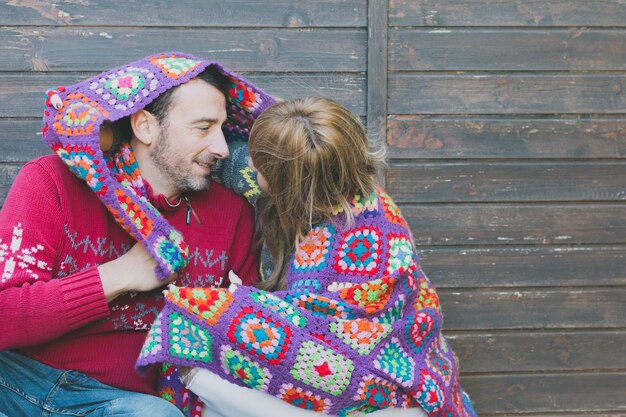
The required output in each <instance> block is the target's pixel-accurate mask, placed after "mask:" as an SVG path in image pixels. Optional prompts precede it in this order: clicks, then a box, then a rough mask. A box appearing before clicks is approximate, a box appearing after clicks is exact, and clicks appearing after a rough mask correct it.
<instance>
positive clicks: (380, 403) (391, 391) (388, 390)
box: [354, 375, 396, 409]
mask: <svg viewBox="0 0 626 417" xmlns="http://www.w3.org/2000/svg"><path fill="white" fill-rule="evenodd" d="M354 399H355V400H357V401H361V402H362V403H363V404H365V405H370V406H372V407H375V408H377V409H380V408H389V407H393V406H395V405H396V389H395V387H394V385H393V384H392V383H390V382H388V381H385V380H384V379H382V378H379V377H377V376H374V375H368V376H366V377H364V378H363V380H362V381H361V383H360V385H359V390H358V392H357V395H355V396H354Z"/></svg>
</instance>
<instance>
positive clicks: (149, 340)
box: [139, 315, 163, 358]
mask: <svg viewBox="0 0 626 417" xmlns="http://www.w3.org/2000/svg"><path fill="white" fill-rule="evenodd" d="M162 333H163V329H162V323H161V316H160V315H159V316H157V318H156V320H155V321H154V323H152V327H151V328H150V330H149V331H148V336H146V341H145V343H144V344H143V347H142V348H141V353H140V354H139V357H140V358H145V357H150V356H156V355H158V354H159V352H161V350H163V346H162V343H163V338H162V337H161V335H162Z"/></svg>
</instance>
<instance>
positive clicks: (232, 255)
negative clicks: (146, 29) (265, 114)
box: [0, 54, 272, 417]
mask: <svg viewBox="0 0 626 417" xmlns="http://www.w3.org/2000/svg"><path fill="white" fill-rule="evenodd" d="M271 101H272V100H271V98H270V97H269V96H267V95H266V94H265V93H263V92H261V91H260V90H258V89H256V88H255V87H254V86H252V85H250V84H249V83H247V82H246V81H244V80H242V79H241V78H239V77H237V76H236V75H234V74H232V73H230V72H228V71H227V70H225V69H223V68H222V67H221V66H220V65H219V64H216V63H208V62H204V61H200V60H198V59H196V58H194V57H191V56H189V55H184V54H161V55H154V56H151V57H147V58H145V59H143V60H140V61H137V62H135V63H132V64H129V65H127V66H124V67H122V68H120V69H116V70H112V71H109V72H106V73H103V74H101V75H99V76H97V77H94V78H92V79H91V80H88V81H85V82H82V83H79V84H77V85H75V86H71V87H68V88H58V89H57V90H51V91H49V92H48V100H47V101H46V105H47V107H46V111H45V118H44V121H45V125H44V130H43V137H44V140H45V141H46V142H47V143H48V144H49V145H50V146H51V147H52V149H53V150H54V151H55V152H56V153H57V154H58V156H57V155H48V156H44V157H41V158H38V159H36V160H34V161H31V162H29V163H28V164H26V165H25V166H24V168H23V169H22V170H21V172H20V174H19V175H18V177H17V178H16V179H15V182H14V184H13V186H12V188H11V190H10V192H9V194H8V196H7V198H6V201H5V203H4V206H3V207H2V211H1V214H0V272H1V273H2V276H1V278H0V334H1V337H0V416H3V415H10V416H12V417H13V416H34V415H41V414H42V413H46V415H51V416H56V415H68V414H69V415H90V416H92V415H93V416H96V415H98V416H99V415H107V416H115V415H124V416H147V415H148V416H153V417H157V416H180V415H181V414H180V411H179V410H178V409H177V408H176V407H174V406H173V405H172V404H170V403H169V402H167V401H165V400H163V399H161V398H159V397H157V396H155V394H156V391H155V379H156V375H157V369H151V370H150V371H149V372H147V373H146V374H138V373H136V371H135V370H134V364H135V361H136V359H137V356H138V353H139V351H140V349H141V346H142V344H143V342H144V339H145V336H146V332H147V329H148V328H149V326H150V324H151V323H152V321H153V320H154V319H155V318H156V315H157V313H158V311H159V309H160V308H161V307H162V305H163V300H162V295H161V290H162V287H163V286H164V285H166V284H167V283H169V282H174V283H176V284H177V285H181V286H195V287H206V286H220V285H227V284H228V283H227V282H223V277H224V276H225V275H226V273H227V272H228V271H229V270H234V271H235V272H237V274H238V275H239V276H241V277H242V278H243V279H244V283H246V281H247V283H248V284H250V283H253V282H254V281H255V280H256V279H257V255H256V248H255V244H254V239H253V231H254V227H253V221H254V219H253V212H252V209H251V207H250V206H249V205H248V204H247V203H246V202H245V200H243V199H241V198H240V197H237V196H236V195H235V194H234V193H233V192H232V191H230V190H227V189H226V188H224V187H222V186H221V185H219V184H217V183H214V182H212V181H211V180H210V179H209V174H210V173H211V170H212V169H213V168H214V167H215V164H216V162H217V161H219V160H222V159H224V158H226V157H228V154H229V151H228V147H227V145H226V138H225V136H224V133H226V135H227V136H229V138H228V139H229V140H230V139H242V138H243V139H245V138H246V136H247V133H248V128H249V127H250V126H251V123H252V122H253V120H254V118H255V117H256V116H257V115H258V114H259V113H260V112H261V111H262V110H263V109H264V108H265V107H266V106H267V105H269V104H271ZM111 126H113V127H115V129H113V130H114V131H116V132H120V131H122V132H123V131H124V130H127V131H128V134H127V135H126V136H123V137H122V138H115V140H112V139H113V138H112V136H111V134H110V133H111V130H110V127H111ZM120 126H122V127H124V126H125V127H126V129H121V130H120V129H119V127H120ZM128 138H129V140H126V139H128ZM120 139H121V140H120ZM59 156H60V157H61V158H59ZM63 162H65V163H66V164H67V166H66V164H64V163H63ZM68 166H69V168H70V169H69V170H68ZM190 308H191V307H190ZM179 407H180V404H179Z"/></svg>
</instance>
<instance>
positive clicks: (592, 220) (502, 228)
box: [402, 203, 626, 245]
mask: <svg viewBox="0 0 626 417" xmlns="http://www.w3.org/2000/svg"><path fill="white" fill-rule="evenodd" d="M625 209H626V204H625V203H621V204H608V203H604V204H485V203H482V204H458V203H456V204H420V205H410V206H404V207H402V212H403V213H404V216H405V217H406V219H407V221H408V223H409V225H410V226H411V229H412V230H413V234H414V236H415V243H416V244H417V245H484V244H489V245H500V244H508V245H520V244H592V243H594V244H607V245H608V244H612V243H626V217H625V216H624V210H625Z"/></svg>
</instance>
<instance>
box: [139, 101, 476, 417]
mask: <svg viewBox="0 0 626 417" xmlns="http://www.w3.org/2000/svg"><path fill="white" fill-rule="evenodd" d="M249 146H250V156H251V165H252V166H253V167H254V169H255V170H257V171H258V172H257V174H258V183H259V186H260V187H261V188H262V189H263V190H264V191H265V193H266V195H267V197H266V198H264V199H261V200H259V202H258V205H259V211H258V224H259V229H260V232H261V239H262V241H263V243H264V244H265V245H266V246H267V248H268V249H269V251H270V253H271V255H272V258H273V261H274V269H273V272H272V274H271V275H270V276H269V277H268V278H267V279H266V280H265V281H264V282H263V283H261V284H260V285H259V288H250V287H244V286H239V285H237V284H236V283H235V284H232V285H231V287H230V289H228V290H227V289H190V288H176V287H173V288H171V289H170V290H169V291H168V292H167V293H166V306H165V309H164V310H163V312H162V313H161V315H160V316H159V318H158V319H157V321H156V322H155V324H154V326H153V329H152V331H151V332H150V337H149V338H148V340H147V341H146V344H145V345H144V349H143V350H142V355H141V357H140V359H139V361H138V365H148V364H151V363H154V362H169V363H173V364H175V365H178V366H184V367H194V368H200V369H201V370H194V371H192V372H191V373H190V374H188V375H187V376H186V378H185V382H186V383H187V385H188V386H189V387H190V388H191V389H192V390H193V391H195V392H196V393H198V394H199V395H200V396H201V397H202V398H204V399H205V400H206V402H207V403H209V404H211V410H210V409H209V408H208V407H207V408H205V415H210V413H214V414H213V415H219V414H215V413H216V412H217V413H219V411H216V410H220V409H222V410H224V409H223V408H220V407H221V406H222V405H223V403H224V402H229V401H228V399H227V398H226V397H227V392H228V389H227V388H225V390H222V389H221V387H224V386H225V387H228V385H223V384H222V381H224V380H225V381H228V382H229V383H234V384H237V385H239V386H245V387H249V388H254V389H256V390H258V391H261V392H262V393H253V395H251V396H249V397H248V396H247V394H248V393H249V391H244V390H242V391H237V394H235V395H243V396H244V397H242V400H241V401H240V404H244V405H245V404H250V403H253V404H254V405H253V407H252V410H250V412H251V413H252V412H254V411H255V410H259V411H260V413H259V414H258V415H259V416H262V415H266V414H263V412H262V411H266V412H267V415H283V414H282V413H281V412H280V411H278V410H277V409H276V408H274V407H275V405H274V403H273V402H272V401H276V398H272V397H277V398H278V399H280V400H282V401H283V402H285V403H289V404H291V405H295V406H297V407H300V408H303V409H306V410H311V411H314V412H318V413H320V412H321V413H326V414H333V415H341V416H343V415H357V414H362V413H370V412H377V413H383V414H384V415H408V414H410V415H419V413H420V412H422V410H423V411H425V412H426V413H428V414H429V415H431V416H451V417H455V416H473V415H475V414H474V411H473V409H472V406H471V403H470V401H469V398H468V397H467V395H466V394H465V393H464V392H463V390H462V388H461V387H460V385H459V375H458V364H457V360H456V357H455V356H454V354H453V353H452V351H451V350H450V348H449V346H448V343H447V342H446V340H445V338H444V337H443V335H442V334H441V321H442V318H441V312H440V309H439V301H438V298H437V295H436V293H435V291H434V289H433V287H432V285H431V284H430V282H429V281H428V279H427V278H426V276H425V275H424V273H423V272H422V269H421V267H420V265H419V261H418V257H417V254H416V252H415V248H414V245H413V240H412V236H411V233H410V230H409V228H408V225H407V224H406V221H405V220H404V219H403V218H402V215H401V214H400V211H399V210H398V208H397V206H396V205H395V204H394V203H393V201H392V200H391V198H390V197H389V196H388V195H387V194H386V193H385V192H384V190H382V189H381V188H379V187H377V186H376V185H375V182H374V178H375V175H376V172H377V169H378V168H379V167H380V166H381V164H382V163H383V160H384V159H383V156H382V155H380V154H376V153H372V152H370V150H369V149H368V142H367V137H366V135H365V132H364V129H363V127H362V126H361V124H360V122H359V120H358V118H357V117H355V116H354V115H353V114H351V113H350V112H349V111H348V110H347V109H346V108H344V107H343V106H341V105H340V104H338V103H336V102H334V101H332V100H329V99H323V98H306V99H297V100H289V101H285V102H281V103H278V104H275V105H273V106H272V107H270V108H269V109H267V110H266V111H265V112H263V113H262V114H261V115H260V116H259V118H258V119H257V120H256V122H255V124H254V126H253V128H252V131H251V134H250V139H249ZM235 272H236V271H235ZM235 281H236V279H235ZM209 371H210V372H209ZM212 390H217V391H218V392H220V393H221V394H215V391H212ZM263 393H267V394H270V395H271V396H272V397H269V396H267V395H265V394H263ZM265 400H267V401H268V403H265V402H264V401H265ZM257 401H260V403H257ZM232 403H235V404H236V403H237V401H231V402H229V404H232ZM261 403H263V404H268V405H257V404H261ZM276 404H280V406H282V403H280V402H278V401H276ZM265 407H268V408H269V409H266V410H263V409H264V408H265ZM276 407H278V405H276ZM244 408H245V407H244ZM383 409H398V410H386V411H377V410H383ZM402 409H405V410H402ZM287 410H288V411H285V413H289V414H288V415H294V416H296V415H298V414H296V411H297V409H293V408H288V409H287ZM292 411H293V412H292ZM239 412H241V410H240V411H239ZM246 412H247V411H246ZM387 413H389V414H387ZM309 414H311V412H310V411H309V412H308V413H307V414H304V415H309ZM238 415H241V414H238ZM250 415H253V414H250ZM284 415H287V414H284Z"/></svg>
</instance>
